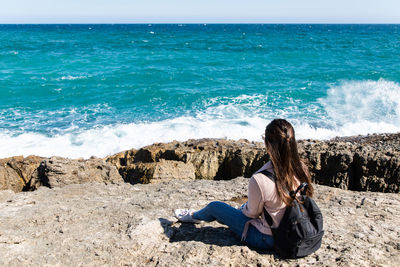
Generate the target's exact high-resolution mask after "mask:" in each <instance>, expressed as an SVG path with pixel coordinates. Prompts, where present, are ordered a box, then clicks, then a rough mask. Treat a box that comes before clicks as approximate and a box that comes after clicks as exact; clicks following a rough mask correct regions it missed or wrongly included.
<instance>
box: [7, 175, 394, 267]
mask: <svg viewBox="0 0 400 267" xmlns="http://www.w3.org/2000/svg"><path fill="white" fill-rule="evenodd" d="M247 184H248V179H246V178H236V179H233V180H229V181H210V180H193V181H188V180H170V181H168V182H167V181H164V182H161V183H157V184H147V185H144V184H135V185H130V184H128V183H122V184H109V185H105V184H103V183H86V184H78V185H77V184H75V185H66V186H64V187H56V188H53V189H49V188H48V187H45V186H42V187H40V188H39V189H38V190H36V191H34V192H21V193H14V192H13V191H11V190H4V191H0V255H1V257H0V265H1V266H310V265H317V266H398V262H399V261H400V228H399V225H398V224H399V221H400V195H399V194H395V193H377V192H354V191H349V190H342V189H338V188H332V187H327V186H322V185H317V186H316V196H315V199H316V201H317V203H318V205H319V206H320V208H321V210H322V213H323V215H324V229H325V237H324V239H323V242H322V247H321V249H320V250H318V251H317V252H316V253H315V254H312V255H310V256H308V257H305V258H302V259H296V260H284V259H281V258H279V257H278V256H277V255H275V254H273V253H271V252H262V251H255V250H252V249H250V248H248V247H246V246H245V245H243V244H242V243H240V241H239V239H237V238H236V237H235V236H234V235H233V234H232V233H231V232H230V231H229V230H227V228H226V227H225V226H223V225H221V224H218V223H202V224H200V225H192V224H182V223H179V222H176V220H175V219H174V218H173V217H172V214H173V209H174V208H177V207H180V208H182V207H191V208H195V209H197V208H201V207H203V206H204V205H206V204H207V203H208V202H210V201H213V200H219V201H225V202H227V203H229V204H231V205H233V206H234V205H237V206H238V205H240V204H241V203H242V202H243V201H245V200H246V194H247Z"/></svg>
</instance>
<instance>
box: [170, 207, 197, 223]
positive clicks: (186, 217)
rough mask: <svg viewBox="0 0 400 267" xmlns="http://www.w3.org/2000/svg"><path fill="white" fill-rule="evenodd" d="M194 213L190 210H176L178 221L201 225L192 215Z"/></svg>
mask: <svg viewBox="0 0 400 267" xmlns="http://www.w3.org/2000/svg"><path fill="white" fill-rule="evenodd" d="M193 213H194V210H189V209H176V210H175V217H176V218H177V219H178V221H180V222H185V223H200V220H197V219H193V217H192V215H193Z"/></svg>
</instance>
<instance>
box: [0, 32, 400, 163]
mask: <svg viewBox="0 0 400 267" xmlns="http://www.w3.org/2000/svg"><path fill="white" fill-rule="evenodd" d="M276 117H283V118H286V119H288V120H289V121H290V122H292V123H293V125H294V126H295V129H296V133H297V136H298V138H319V139H326V138H331V137H334V136H343V135H355V134H367V133H374V132H397V131H400V25H256V24H252V25H240V24H228V25H227V24H218V25H209V24H207V25H205V24H188V25H177V24H176V25H175V24H164V25H163V24H154V25H147V24H146V25H0V146H1V147H2V149H1V151H0V157H5V156H11V155H17V154H24V155H28V154H39V155H44V156H50V155H62V156H69V157H80V156H84V157H89V156H91V155H96V156H104V155H107V154H111V153H114V152H118V151H121V150H124V149H129V148H132V147H135V148H138V147H141V146H143V145H147V144H151V143H153V142H166V141H171V140H174V139H176V140H186V139H189V138H201V137H226V138H231V139H240V138H247V139H250V140H260V134H261V133H262V132H263V129H264V127H265V125H266V124H267V123H268V122H269V120H271V119H273V118H276Z"/></svg>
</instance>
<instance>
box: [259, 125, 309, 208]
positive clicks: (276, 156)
mask: <svg viewBox="0 0 400 267" xmlns="http://www.w3.org/2000/svg"><path fill="white" fill-rule="evenodd" d="M264 141H265V145H266V148H267V152H268V154H269V156H270V158H271V161H272V165H273V167H274V171H275V178H276V179H275V185H276V189H277V192H278V196H279V197H280V198H281V199H282V201H283V202H284V203H285V204H286V205H289V204H291V202H292V198H291V197H290V195H289V192H290V191H292V190H293V188H295V184H296V180H295V178H297V179H298V180H299V182H300V183H303V182H306V183H308V187H307V191H306V194H307V196H309V197H312V195H313V193H314V188H313V186H312V184H311V178H310V173H309V171H308V167H307V165H306V164H305V162H304V161H303V160H302V159H300V157H299V153H298V150H297V142H296V138H295V135H294V129H293V126H292V125H291V124H290V123H289V122H288V121H286V120H284V119H275V120H273V121H271V122H270V123H269V124H268V125H267V127H266V128H265V138H264Z"/></svg>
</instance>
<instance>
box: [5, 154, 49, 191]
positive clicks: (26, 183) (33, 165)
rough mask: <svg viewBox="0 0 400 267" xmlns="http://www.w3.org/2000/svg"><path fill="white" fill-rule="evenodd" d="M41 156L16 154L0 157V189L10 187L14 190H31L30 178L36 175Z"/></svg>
mask: <svg viewBox="0 0 400 267" xmlns="http://www.w3.org/2000/svg"><path fill="white" fill-rule="evenodd" d="M42 160H43V158H41V157H37V156H29V157H26V158H24V157H22V156H16V157H11V158H6V159H0V190H5V189H11V190H13V191H14V192H21V191H24V190H32V189H34V188H31V184H32V182H33V181H32V179H34V177H36V176H37V173H36V172H37V168H38V167H39V165H40V162H41V161H42Z"/></svg>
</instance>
